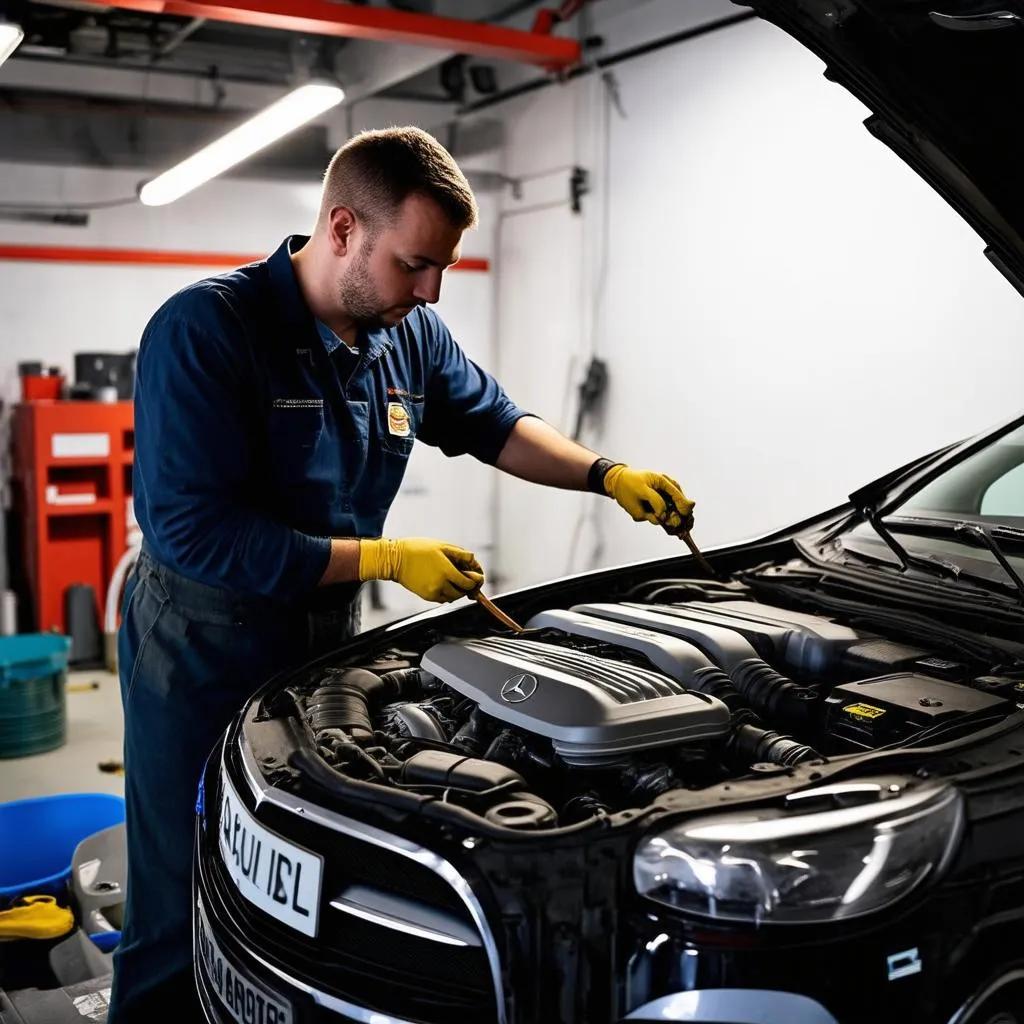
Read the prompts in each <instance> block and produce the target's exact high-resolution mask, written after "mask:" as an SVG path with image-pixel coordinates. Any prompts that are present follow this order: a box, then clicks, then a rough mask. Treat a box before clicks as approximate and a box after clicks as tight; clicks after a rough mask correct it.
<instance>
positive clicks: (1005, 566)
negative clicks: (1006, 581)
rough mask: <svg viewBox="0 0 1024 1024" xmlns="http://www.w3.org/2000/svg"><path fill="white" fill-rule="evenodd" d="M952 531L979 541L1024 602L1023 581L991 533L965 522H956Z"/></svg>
mask: <svg viewBox="0 0 1024 1024" xmlns="http://www.w3.org/2000/svg"><path fill="white" fill-rule="evenodd" d="M953 529H954V531H955V532H956V533H965V534H967V536H968V537H973V538H974V539H975V540H977V541H980V542H981V543H982V544H983V545H984V546H985V547H986V548H988V549H989V551H991V552H992V557H993V558H995V560H996V561H997V562H998V563H999V565H1000V568H1002V570H1003V572H1005V573H1006V575H1007V576H1009V577H1010V579H1011V580H1013V585H1014V586H1015V587H1016V588H1017V592H1018V593H1019V594H1020V596H1021V601H1022V602H1024V580H1022V579H1021V578H1020V575H1019V574H1018V572H1017V570H1016V569H1014V567H1013V566H1012V565H1010V562H1009V560H1008V559H1007V557H1006V555H1004V554H1003V550H1002V548H1001V547H1000V546H999V542H998V541H997V540H996V539H995V536H994V535H993V533H992V531H991V530H989V529H986V528H985V527H984V526H982V525H981V524H980V523H965V522H958V523H957V524H956V525H955V526H954V527H953Z"/></svg>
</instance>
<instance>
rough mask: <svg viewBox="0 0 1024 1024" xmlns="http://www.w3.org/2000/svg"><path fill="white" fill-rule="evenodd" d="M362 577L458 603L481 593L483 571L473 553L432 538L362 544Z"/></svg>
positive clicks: (378, 540) (360, 563)
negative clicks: (388, 582) (397, 584)
mask: <svg viewBox="0 0 1024 1024" xmlns="http://www.w3.org/2000/svg"><path fill="white" fill-rule="evenodd" d="M359 578H360V579H361V580H363V581H364V582H365V581H366V580H392V581H394V582H395V583H400V584H401V585H402V586H403V587H405V589H406V590H411V591H412V592H413V593H414V594H416V595H417V596H418V597H422V598H423V599H424V600H426V601H442V602H443V601H457V600H458V599H459V598H460V597H465V596H466V595H467V594H472V593H474V592H475V591H477V590H479V589H480V588H481V587H482V586H483V583H484V571H483V569H482V568H481V566H480V563H479V562H478V561H477V560H476V555H474V554H473V553H472V552H471V551H466V550H464V549H463V548H458V547H455V545H454V544H446V543H444V541H440V540H431V539H430V538H429V537H403V538H401V539H400V540H392V539H390V538H388V537H382V538H380V539H377V540H361V541H360V542H359Z"/></svg>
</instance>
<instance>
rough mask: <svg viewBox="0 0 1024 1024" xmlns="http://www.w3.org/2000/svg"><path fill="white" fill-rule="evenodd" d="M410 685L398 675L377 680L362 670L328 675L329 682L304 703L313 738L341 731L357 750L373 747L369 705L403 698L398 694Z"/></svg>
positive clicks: (377, 677) (353, 669) (408, 681)
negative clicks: (352, 741)
mask: <svg viewBox="0 0 1024 1024" xmlns="http://www.w3.org/2000/svg"><path fill="white" fill-rule="evenodd" d="M412 682H413V680H412V678H411V677H409V676H406V675H403V674H401V673H398V672H392V673H388V674H387V675H386V676H378V675H376V674H375V673H373V672H370V671H368V670H367V669H364V668H347V669H342V670H340V671H337V672H332V673H331V674H330V676H329V681H328V682H325V683H323V684H321V685H320V686H318V687H317V688H316V689H315V690H314V691H313V694H312V696H310V698H309V700H308V701H307V702H306V712H307V714H308V716H309V724H310V727H311V728H312V730H313V734H314V735H319V734H320V733H321V732H323V731H325V730H328V729H341V730H343V731H344V732H346V733H348V735H349V736H351V737H352V739H353V740H355V742H356V743H358V744H359V745H360V746H368V745H370V744H372V743H373V722H372V721H371V720H370V705H371V704H379V703H383V702H385V701H389V700H396V699H397V698H399V697H403V696H406V694H404V693H403V692H402V691H403V689H405V688H407V687H408V686H409V685H410V684H411V683H412Z"/></svg>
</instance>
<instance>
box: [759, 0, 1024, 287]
mask: <svg viewBox="0 0 1024 1024" xmlns="http://www.w3.org/2000/svg"><path fill="white" fill-rule="evenodd" d="M742 6H749V7H751V8H753V9H754V10H755V11H756V12H757V14H758V15H760V16H761V17H762V18H764V19H765V20H766V21H769V22H771V23H772V24H774V25H776V26H778V27H779V28H781V29H782V30H783V31H784V32H786V33H788V34H789V35H791V36H793V37H794V38H795V39H796V40H798V41H799V42H800V43H802V44H803V45H804V46H806V47H807V48H808V49H810V50H812V51H813V52H814V53H816V54H817V55H818V56H819V57H820V58H821V59H822V60H823V61H824V62H825V64H826V65H827V71H826V76H827V77H828V78H829V79H830V80H833V81H835V82H837V83H838V84H840V85H842V86H844V87H845V88H846V89H848V90H849V91H850V92H851V93H853V94H854V95H855V96H856V97H857V98H858V99H860V100H861V102H863V103H864V104H865V105H866V106H868V107H869V108H870V109H871V110H872V111H873V114H872V116H871V117H870V118H868V120H867V122H866V125H867V128H868V130H869V131H871V133H872V134H873V135H875V136H876V137H877V138H878V139H880V140H881V141H882V142H884V143H885V144H886V145H888V146H889V147H890V148H892V149H893V150H894V151H895V152H896V153H897V154H898V155H899V156H900V157H901V158H902V159H903V160H905V161H906V162H907V163H908V164H910V166H911V167H913V168H914V170H915V171H917V172H918V173H919V174H920V175H921V176H922V177H923V178H924V179H925V180H926V181H928V182H929V184H931V185H932V186H933V187H934V188H935V189H936V190H937V191H938V192H939V193H940V194H941V195H942V196H943V197H944V198H945V199H946V200H947V201H948V202H949V203H950V204H951V205H952V206H953V207H954V208H955V209H956V210H957V211H958V212H959V213H960V214H961V215H962V216H963V217H964V218H965V219H966V220H967V222H968V223H969V224H970V225H971V226H972V227H973V228H974V229H975V230H976V231H977V232H978V233H979V234H980V235H981V237H982V238H983V239H984V241H985V243H986V250H985V254H986V255H987V256H988V257H989V259H990V260H991V261H992V262H993V264H995V266H996V267H997V268H998V269H999V270H1000V271H1001V272H1002V273H1003V274H1004V275H1005V276H1006V277H1007V279H1008V280H1009V281H1010V282H1011V284H1013V285H1014V287H1015V288H1016V289H1017V290H1018V291H1019V292H1021V294H1024V191H1022V189H1021V184H1020V170H1019V169H1020V160H1021V156H1022V149H1024V147H1022V143H1021V130H1020V120H1019V118H1020V111H1021V110H1022V109H1024V0H1003V2H995V3H993V2H992V0H979V2H973V3H965V2H963V0H932V2H921V0H752V2H749V3H745V4H743V5H742Z"/></svg>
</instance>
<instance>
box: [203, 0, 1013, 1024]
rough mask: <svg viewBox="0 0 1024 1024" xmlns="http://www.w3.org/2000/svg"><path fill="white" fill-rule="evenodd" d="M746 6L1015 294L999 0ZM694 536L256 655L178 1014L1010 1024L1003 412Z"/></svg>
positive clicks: (229, 740)
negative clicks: (806, 63) (846, 483)
mask: <svg viewBox="0 0 1024 1024" xmlns="http://www.w3.org/2000/svg"><path fill="white" fill-rule="evenodd" d="M754 6H755V9H756V11H757V12H758V13H759V14H760V15H761V16H762V17H764V18H766V19H769V20H771V21H773V22H775V23H776V24H778V25H779V26H780V27H782V28H783V29H784V30H786V31H788V32H790V33H791V34H792V35H794V36H795V37H796V38H798V39H799V40H801V41H802V42H803V43H805V44H806V45H807V46H809V47H810V48H811V49H813V50H814V51H815V52H817V53H818V54H820V55H821V56H822V57H823V58H824V59H825V60H826V62H827V64H828V68H829V72H828V73H829V74H830V75H831V76H832V77H834V78H835V79H837V80H839V81H841V82H842V83H843V84H845V85H846V86H847V87H848V88H849V89H851V90H852V91H853V92H854V93H855V94H856V95H858V96H859V97H860V98H862V99H863V100H864V101H865V102H866V103H867V104H868V105H869V106H870V107H871V108H872V109H873V110H874V111H875V114H874V115H873V116H872V118H871V119H870V120H869V122H868V125H869V127H870V129H871V130H872V131H873V132H874V134H875V135H877V136H878V137H879V138H881V139H883V140H884V141H885V142H887V143H888V144H889V145H891V146H892V147H893V148H894V149H895V150H896V151H897V152H898V153H899V154H900V155H901V156H902V157H903V158H904V159H906V160H907V161H908V162H909V163H911V164H912V165H913V166H914V167H915V168H916V169H918V170H919V171H920V172H921V173H922V174H923V175H924V176H925V177H926V178H927V180H928V181H929V182H930V183H932V184H933V185H934V186H935V187H936V188H937V189H939V190H940V191H941V192H942V193H943V194H944V195H945V196H946V197H947V198H948V199H949V201H950V202H951V203H953V204H954V205H955V206H956V207H957V208H958V209H959V210H960V211H961V212H962V213H963V215H964V216H965V217H966V218H967V219H968V220H969V221H970V223H971V224H972V225H973V226H974V227H975V229H976V230H977V231H978V232H979V234H980V235H981V236H982V237H983V238H984V240H985V242H986V244H987V246H988V249H987V255H988V256H989V258H990V259H991V260H992V262H993V263H994V264H995V265H996V266H997V267H998V268H999V269H1000V270H1001V271H1002V272H1003V273H1004V274H1005V275H1006V276H1007V278H1008V279H1009V280H1010V281H1011V282H1012V283H1013V284H1014V285H1015V286H1016V287H1018V288H1019V289H1021V290H1024V283H1022V282H1024V240H1022V233H1021V232H1022V229H1024V189H1022V188H1021V187H1020V184H1019V182H1018V175H1017V174H1016V173H1014V172H1015V171H1016V169H1017V161H1015V160H1014V157H1015V155H1016V153H1017V149H1018V141H1017V140H1018V137H1019V135H1020V128H1019V124H1018V122H1019V117H1020V112H1021V111H1022V110H1024V102H1021V101H1022V100H1024V95H1022V91H1024V90H1022V88H1021V83H1022V82H1024V25H1022V21H1024V6H1021V5H1020V4H1018V3H1017V0H1007V2H1005V3H1003V4H996V5H989V4H987V2H986V0H978V2H972V3H971V4H970V5H968V4H964V3H960V2H958V0H950V2H949V3H947V4H945V5H940V4H938V3H935V4H924V3H919V2H917V0H758V2H757V3H756V4H755V5H754ZM940 8H942V9H940ZM711 562H712V564H713V568H714V573H708V572H706V571H702V570H701V569H700V566H699V565H698V564H697V563H696V562H695V561H694V559H693V558H692V557H691V556H689V555H685V556H680V557H675V558H669V559H662V560H658V561H650V562H645V563H641V564H637V565H631V566H626V567H622V568H617V569H613V570H606V571H601V572H595V573H589V574H585V575H581V576H576V577H572V578H569V579H563V580H559V581H556V582H552V583H549V584H545V585H543V586H537V587H532V588H529V589H527V590H523V591H519V592H516V593H514V594H508V595H505V596H504V597H503V598H502V599H501V600H500V602H499V603H500V605H501V607H502V608H503V609H504V610H505V611H506V612H507V613H509V614H511V615H512V616H513V617H514V618H516V619H518V620H519V621H520V622H523V623H524V624H525V626H526V629H525V632H522V633H518V632H514V631H510V630H507V629H505V628H504V627H502V626H500V625H499V624H498V623H497V622H496V621H495V620H494V619H493V618H491V617H490V616H489V615H488V614H487V613H486V611H485V610H484V609H483V608H481V607H480V606H479V605H477V604H465V605H464V606H461V607H457V608H452V609H447V610H441V609H439V610H435V611H431V612H428V613H426V614H423V615H419V616H416V617H413V618H410V619H406V620H403V621H401V622H398V623H395V624H392V625H391V626H388V627H385V628H382V629H378V630H374V631H372V632H369V633H366V634H363V635H361V636H359V637H357V638H356V639H355V640H353V641H351V642H349V643H346V644H345V645H344V646H342V647H341V648H340V649H339V650H338V651H336V652H335V653H334V654H333V655H331V656H330V657H328V658H325V659H323V660H321V661H319V662H317V663H315V664H311V665H308V666H305V667H304V668H302V669H301V670H299V671H297V672H294V673H292V674H290V675H287V676H285V677H279V678H276V679H274V680H271V681H270V682H269V683H267V684H266V685H265V686H264V687H263V688H262V689H261V690H260V691H259V692H258V693H257V694H256V695H255V696H254V697H253V699H252V700H251V701H250V702H249V703H248V704H247V706H246V707H245V708H243V709H242V710H241V712H240V713H239V715H238V717H237V718H236V720H235V722H234V724H233V725H232V726H231V728H230V729H229V730H228V732H227V733H226V735H225V737H224V740H223V744H222V746H221V747H219V748H218V749H217V750H216V751H215V752H214V753H213V754H212V755H211V758H210V760H209V762H208V764H207V768H206V772H205V774H204V779H203V782H202V786H201V789H200V799H199V804H198V815H197V829H196V857H195V903H196V913H195V933H196V965H197V966H196V975H197V981H198V985H199V988H200V992H201V995H202V999H203V1003H204V1006H205V1008H206V1013H207V1015H208V1018H209V1020H210V1021H211V1022H225V1024H226V1022H230V1021H238V1022H245V1024H307V1022H320V1021H323V1022H332V1024H333V1022H335V1021H359V1022H362V1024H402V1022H416V1024H527V1022H528V1024H563V1022H565V1024H568V1022H588V1024H614V1022H617V1021H627V1020H630V1021H632V1020H637V1021H697V1022H704V1024H767V1022H771V1024H855V1022H865V1021H871V1022H873V1024H875V1022H897V1021H899V1022H910V1024H1019V1022H1024V579H1022V576H1024V417H1022V418H1020V419H1018V420H1015V421H1013V422H1011V423H1008V424H1005V425H1002V426H1000V427H999V428H997V429H995V430H993V431H990V432H988V433H985V434H983V435H979V436H978V437H976V438H972V439H969V440H967V441H965V442H963V443H961V444H958V445H955V446H952V447H950V448H947V449H944V450H942V451H939V452H934V453H932V454H930V455H928V456H925V457H923V458H921V459H919V460H918V461H917V462H915V463H914V464H912V465H910V466H907V467H904V468H903V469H901V470H899V471H896V472H893V473H891V474H889V475H888V476H887V477H885V478H884V479H882V480H880V481H877V482H876V483H874V484H872V485H870V486H867V487H864V488H862V489H861V490H859V491H858V492H857V493H855V494H853V495H852V496H851V499H850V502H849V503H848V504H845V505H843V506H842V507H839V508H836V509H833V510H831V511H829V512H826V513H823V514H822V515H821V516H820V517H817V518H815V519H814V520H812V521H807V522H804V523H801V524H798V525H796V526H794V527H792V528H791V529H788V530H786V531H783V532H780V533H777V534H774V535H772V536H769V537H766V538H764V539H762V540H759V541H757V542H753V543H747V544H742V545H737V546H732V547H726V548H721V549H719V550H717V551H715V552H712V553H711Z"/></svg>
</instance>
